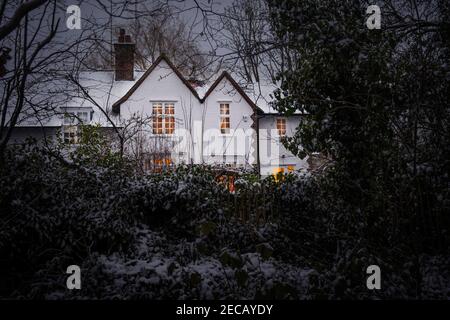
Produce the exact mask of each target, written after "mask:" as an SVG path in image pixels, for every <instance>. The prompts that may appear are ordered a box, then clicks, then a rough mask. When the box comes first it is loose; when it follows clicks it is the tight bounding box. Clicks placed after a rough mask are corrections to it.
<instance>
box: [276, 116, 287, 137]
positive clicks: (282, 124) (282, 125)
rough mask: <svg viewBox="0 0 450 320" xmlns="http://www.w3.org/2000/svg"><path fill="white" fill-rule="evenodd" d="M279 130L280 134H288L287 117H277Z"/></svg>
mask: <svg viewBox="0 0 450 320" xmlns="http://www.w3.org/2000/svg"><path fill="white" fill-rule="evenodd" d="M277 130H278V135H279V136H285V135H286V119H285V118H278V119H277Z"/></svg>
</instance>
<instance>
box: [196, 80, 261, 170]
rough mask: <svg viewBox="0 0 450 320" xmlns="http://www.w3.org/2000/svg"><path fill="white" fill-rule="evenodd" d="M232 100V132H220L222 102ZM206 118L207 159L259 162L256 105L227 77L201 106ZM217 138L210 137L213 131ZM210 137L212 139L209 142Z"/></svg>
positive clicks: (228, 161) (244, 164) (205, 154)
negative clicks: (251, 103)
mask: <svg viewBox="0 0 450 320" xmlns="http://www.w3.org/2000/svg"><path fill="white" fill-rule="evenodd" d="M221 103H226V104H229V106H230V107H229V110H230V115H229V117H230V133H229V134H222V133H221V132H220V104H221ZM201 111H202V115H201V117H202V118H204V129H205V133H206V135H205V139H204V146H203V159H204V161H205V163H208V164H212V163H225V164H236V165H238V166H243V167H249V166H253V165H254V164H256V161H257V155H256V131H255V130H254V129H253V128H252V124H253V120H252V114H253V109H252V107H251V106H250V105H249V104H248V102H247V101H246V100H245V99H244V98H243V97H242V96H241V95H240V93H239V92H238V91H237V90H236V89H235V88H234V86H233V85H232V84H231V83H230V81H229V80H228V79H227V78H225V77H224V78H223V79H222V80H221V81H220V82H219V84H218V85H217V86H216V87H215V88H214V90H213V91H212V92H211V93H210V94H209V95H208V97H207V98H206V99H205V101H204V103H203V105H202V106H201ZM209 132H210V133H211V134H213V135H214V139H209V134H208V133H209ZM208 140H209V141H210V142H209V143H208Z"/></svg>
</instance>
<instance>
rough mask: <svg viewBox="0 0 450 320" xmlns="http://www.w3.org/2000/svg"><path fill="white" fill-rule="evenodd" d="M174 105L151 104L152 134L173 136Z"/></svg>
mask: <svg viewBox="0 0 450 320" xmlns="http://www.w3.org/2000/svg"><path fill="white" fill-rule="evenodd" d="M174 115H175V105H174V104H173V103H172V102H170V103H164V104H163V103H162V102H156V103H153V134H173V133H174V131H175V116H174Z"/></svg>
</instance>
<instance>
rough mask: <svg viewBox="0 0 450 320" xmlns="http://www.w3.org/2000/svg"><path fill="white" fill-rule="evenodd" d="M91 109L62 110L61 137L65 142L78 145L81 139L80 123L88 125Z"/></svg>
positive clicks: (90, 118)
mask: <svg viewBox="0 0 450 320" xmlns="http://www.w3.org/2000/svg"><path fill="white" fill-rule="evenodd" d="M91 120H92V110H90V109H89V110H87V109H86V110H84V109H72V110H67V109H66V110H64V115H63V121H62V130H61V131H62V139H63V141H64V143H65V144H68V145H79V144H80V140H81V130H80V126H81V125H90V122H91Z"/></svg>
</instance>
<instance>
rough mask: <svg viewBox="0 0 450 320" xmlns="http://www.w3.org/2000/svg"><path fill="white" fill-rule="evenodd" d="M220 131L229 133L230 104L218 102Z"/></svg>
mask: <svg viewBox="0 0 450 320" xmlns="http://www.w3.org/2000/svg"><path fill="white" fill-rule="evenodd" d="M220 132H221V133H222V134H228V133H230V104H229V103H221V104H220Z"/></svg>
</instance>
